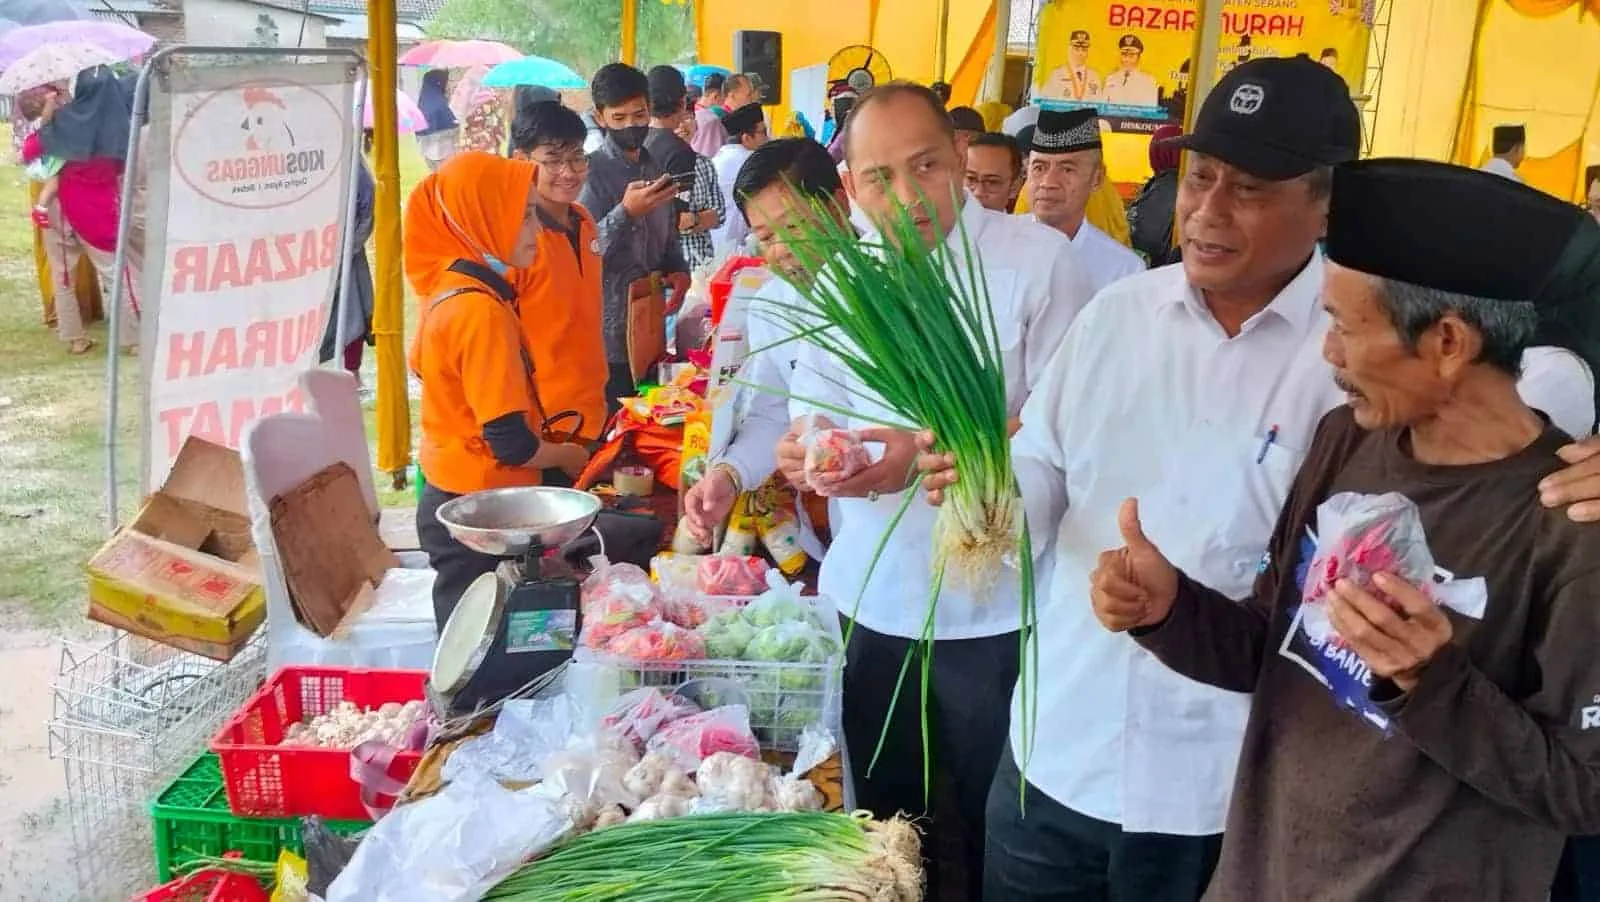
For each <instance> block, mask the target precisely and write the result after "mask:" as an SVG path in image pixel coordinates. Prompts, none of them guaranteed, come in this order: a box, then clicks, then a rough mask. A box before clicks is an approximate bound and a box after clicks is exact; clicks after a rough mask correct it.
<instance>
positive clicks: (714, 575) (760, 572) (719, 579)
mask: <svg viewBox="0 0 1600 902" xmlns="http://www.w3.org/2000/svg"><path fill="white" fill-rule="evenodd" d="M769 569H771V568H769V567H768V566H767V562H766V561H764V560H762V559H761V558H758V557H740V556H738V555H731V554H716V555H708V556H706V557H703V558H701V559H700V564H699V567H698V571H697V573H696V574H695V588H696V589H698V590H699V591H700V592H702V593H703V594H706V595H723V596H751V595H756V594H758V593H760V592H761V591H762V590H763V589H765V588H766V587H767V582H766V575H767V571H768V570H769Z"/></svg>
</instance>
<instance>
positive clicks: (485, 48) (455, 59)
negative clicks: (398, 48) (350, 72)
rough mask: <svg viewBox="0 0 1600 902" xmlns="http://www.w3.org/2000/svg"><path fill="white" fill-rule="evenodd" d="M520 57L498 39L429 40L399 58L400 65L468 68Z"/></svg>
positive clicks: (514, 50) (515, 50) (430, 67)
mask: <svg viewBox="0 0 1600 902" xmlns="http://www.w3.org/2000/svg"><path fill="white" fill-rule="evenodd" d="M521 58H522V53H521V52H520V51H518V50H517V49H516V48H514V47H508V46H506V45H505V44H502V43H500V42H499V41H429V42H427V43H426V44H418V45H417V46H415V47H413V48H411V49H410V50H407V51H406V52H405V53H404V54H403V55H401V57H400V65H402V66H421V67H423V68H426V69H467V68H470V67H472V66H493V65H495V64H497V63H509V62H511V61H512V60H514V59H521Z"/></svg>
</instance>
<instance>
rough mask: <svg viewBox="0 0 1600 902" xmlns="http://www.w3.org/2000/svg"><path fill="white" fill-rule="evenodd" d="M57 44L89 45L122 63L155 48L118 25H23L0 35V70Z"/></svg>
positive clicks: (142, 36)
mask: <svg viewBox="0 0 1600 902" xmlns="http://www.w3.org/2000/svg"><path fill="white" fill-rule="evenodd" d="M59 43H73V44H92V45H94V46H96V47H99V48H101V49H102V50H108V51H110V52H111V53H113V54H115V55H117V56H118V57H121V58H122V59H133V58H134V57H137V56H141V55H143V54H144V53H146V52H148V51H149V50H150V48H151V47H153V46H155V43H156V39H155V37H154V36H153V35H148V34H145V33H144V32H142V31H140V30H139V29H137V28H133V27H131V26H128V25H124V24H122V23H121V22H106V21H100V20H94V19H91V20H88V21H81V22H48V23H45V24H43V25H24V26H22V27H20V28H13V29H12V30H10V31H8V32H6V33H5V34H3V35H0V69H4V68H5V67H7V66H9V65H11V64H12V63H14V62H16V61H17V60H19V59H22V57H23V56H25V55H27V54H28V52H29V51H31V50H33V49H34V48H37V47H41V46H43V45H45V44H59Z"/></svg>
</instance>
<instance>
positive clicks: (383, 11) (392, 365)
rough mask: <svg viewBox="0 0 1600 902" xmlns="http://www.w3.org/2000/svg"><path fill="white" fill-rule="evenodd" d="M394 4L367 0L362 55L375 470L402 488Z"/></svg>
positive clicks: (407, 440)
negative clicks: (368, 143)
mask: <svg viewBox="0 0 1600 902" xmlns="http://www.w3.org/2000/svg"><path fill="white" fill-rule="evenodd" d="M395 25H396V19H395V0H370V3H369V5H368V7H367V52H368V54H369V57H368V62H369V64H370V66H371V78H372V92H371V96H372V97H373V98H376V99H375V101H374V105H373V111H372V121H373V130H372V131H373V140H372V156H373V160H372V163H373V180H374V181H375V182H376V183H377V191H376V192H375V195H374V197H373V239H374V241H375V242H376V251H377V253H376V257H375V259H376V261H377V266H376V267H375V268H374V271H373V285H374V287H375V289H376V296H375V298H374V299H373V309H372V334H373V337H374V339H375V341H376V344H377V354H378V392H377V400H378V409H377V429H378V469H379V470H382V471H383V472H385V473H389V474H390V475H391V476H393V477H394V484H395V486H396V487H400V486H404V485H405V480H406V468H407V467H408V466H409V465H410V464H411V401H410V397H409V396H408V395H407V393H406V365H405V284H404V281H403V279H402V277H401V273H400V145H399V136H398V134H397V128H396V126H397V121H396V120H397V119H398V116H397V115H396V113H395V100H394V98H395V75H396V62H395V59H396V47H395V43H396V41H395Z"/></svg>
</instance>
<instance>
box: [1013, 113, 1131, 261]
mask: <svg viewBox="0 0 1600 902" xmlns="http://www.w3.org/2000/svg"><path fill="white" fill-rule="evenodd" d="M1027 173H1028V182H1027V185H1028V203H1029V205H1030V208H1031V210H1032V212H1031V213H1029V214H1028V215H1029V216H1031V217H1033V219H1034V221H1036V222H1039V223H1041V224H1043V225H1047V226H1049V227H1050V228H1052V229H1055V230H1056V231H1058V232H1060V233H1061V234H1063V235H1065V236H1067V240H1068V241H1070V242H1072V249H1073V250H1074V251H1076V252H1077V254H1078V257H1079V259H1081V260H1082V261H1083V265H1084V266H1085V267H1086V268H1087V269H1088V271H1089V281H1090V283H1091V284H1092V285H1093V286H1094V290H1095V291H1099V290H1100V289H1102V288H1104V287H1106V286H1107V285H1110V284H1111V283H1112V282H1115V281H1117V280H1118V279H1120V278H1122V277H1124V276H1131V275H1133V274H1134V273H1136V272H1143V271H1144V260H1142V259H1140V257H1139V255H1138V254H1136V253H1134V252H1133V251H1131V250H1129V249H1128V248H1127V247H1125V246H1123V245H1122V244H1121V243H1120V242H1118V241H1117V240H1116V239H1115V238H1112V237H1111V236H1110V235H1107V234H1106V233H1105V232H1103V231H1101V230H1100V229H1097V228H1095V227H1094V226H1093V225H1092V224H1091V223H1089V222H1088V221H1087V220H1086V219H1085V217H1086V216H1087V214H1088V209H1089V198H1090V196H1091V195H1093V194H1094V192H1095V190H1096V189H1098V188H1099V187H1100V184H1101V183H1102V182H1104V181H1105V178H1106V167H1105V163H1104V161H1103V160H1102V158H1101V150H1100V118H1099V117H1098V116H1097V115H1095V111H1094V110H1092V109H1088V110H1072V111H1070V112H1061V111H1058V110H1044V111H1042V112H1040V113H1039V124H1038V125H1037V126H1035V127H1034V131H1033V143H1032V146H1031V147H1030V148H1029V153H1028V168H1027Z"/></svg>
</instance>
